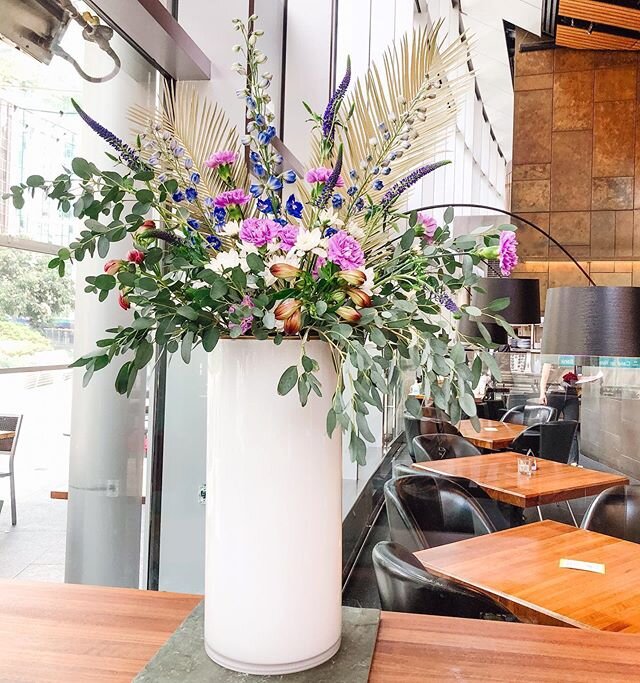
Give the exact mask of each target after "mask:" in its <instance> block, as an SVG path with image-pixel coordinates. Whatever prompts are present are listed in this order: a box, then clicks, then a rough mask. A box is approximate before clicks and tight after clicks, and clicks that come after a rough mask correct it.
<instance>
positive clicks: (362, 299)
mask: <svg viewBox="0 0 640 683" xmlns="http://www.w3.org/2000/svg"><path fill="white" fill-rule="evenodd" d="M347 294H348V295H349V298H350V299H351V301H353V303H354V304H355V305H356V306H359V307H360V308H369V306H371V297H370V296H369V295H368V294H367V293H366V292H363V291H362V290H361V289H355V288H354V287H349V289H347Z"/></svg>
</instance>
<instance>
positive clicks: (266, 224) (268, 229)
mask: <svg viewBox="0 0 640 683" xmlns="http://www.w3.org/2000/svg"><path fill="white" fill-rule="evenodd" d="M281 228H282V226H281V225H280V224H279V223H276V222H275V221H272V220H269V219H268V218H245V219H244V221H243V222H242V227H241V228H240V233H239V236H240V239H241V240H242V241H243V242H248V243H249V244H254V245H255V246H256V247H264V246H265V245H266V244H268V243H269V242H271V240H272V239H275V238H276V237H278V236H280V230H281Z"/></svg>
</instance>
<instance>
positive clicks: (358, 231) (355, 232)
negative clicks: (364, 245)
mask: <svg viewBox="0 0 640 683" xmlns="http://www.w3.org/2000/svg"><path fill="white" fill-rule="evenodd" d="M347 232H348V233H349V234H350V235H351V237H355V238H356V239H357V240H361V239H362V238H363V237H364V236H365V234H366V233H365V231H364V230H363V229H362V228H361V227H360V226H359V225H358V224H357V223H356V222H355V221H349V222H348V223H347Z"/></svg>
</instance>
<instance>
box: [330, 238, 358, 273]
mask: <svg viewBox="0 0 640 683" xmlns="http://www.w3.org/2000/svg"><path fill="white" fill-rule="evenodd" d="M327 259H328V260H329V261H331V263H335V264H337V265H338V266H340V268H341V269H342V270H353V269H357V268H362V266H363V265H364V252H363V251H362V247H361V246H360V244H359V243H358V240H357V239H356V238H355V237H352V236H351V235H350V234H349V233H348V232H345V231H344V230H338V231H337V232H336V233H335V235H331V237H330V238H329V240H328V242H327Z"/></svg>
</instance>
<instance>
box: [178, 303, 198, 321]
mask: <svg viewBox="0 0 640 683" xmlns="http://www.w3.org/2000/svg"><path fill="white" fill-rule="evenodd" d="M176 313H177V314H178V315H181V316H182V317H183V318H186V319H187V320H197V319H198V312H197V311H195V310H194V309H193V308H191V306H179V307H178V308H177V309H176Z"/></svg>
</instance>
